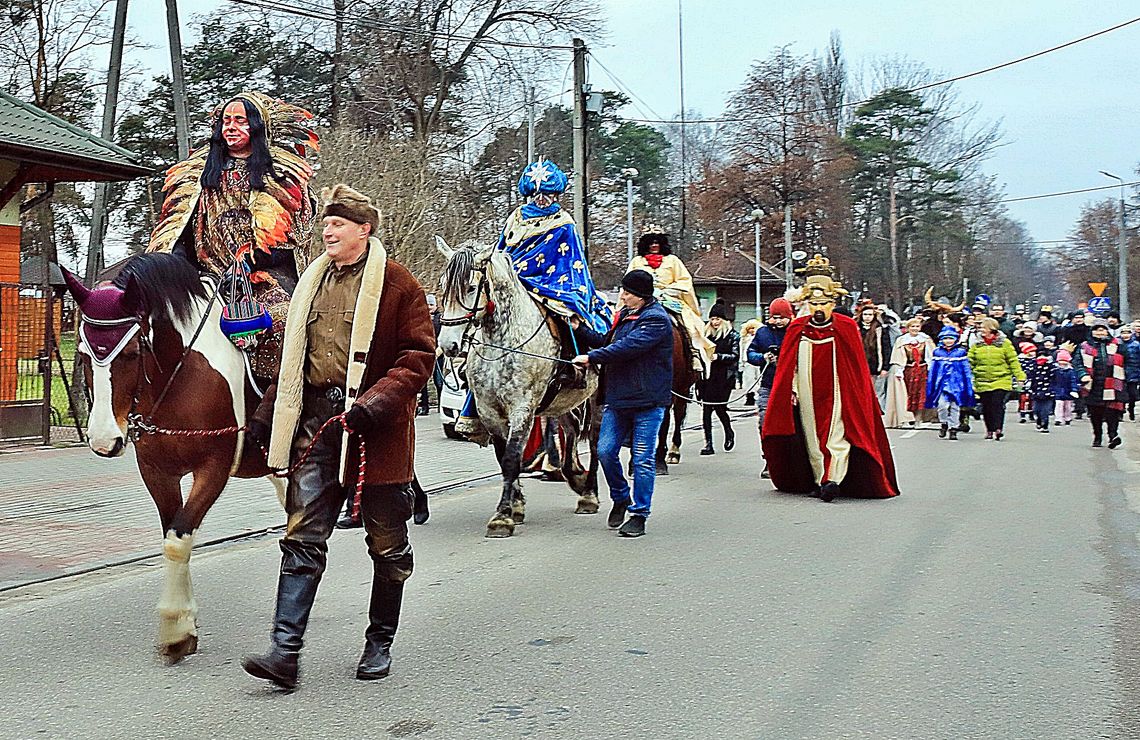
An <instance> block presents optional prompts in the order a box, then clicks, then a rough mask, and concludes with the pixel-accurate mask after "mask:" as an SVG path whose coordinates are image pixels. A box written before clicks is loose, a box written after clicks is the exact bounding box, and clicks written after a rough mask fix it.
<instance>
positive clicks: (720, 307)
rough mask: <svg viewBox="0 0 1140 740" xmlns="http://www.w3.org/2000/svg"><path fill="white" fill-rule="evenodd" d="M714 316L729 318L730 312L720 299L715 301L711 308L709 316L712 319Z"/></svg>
mask: <svg viewBox="0 0 1140 740" xmlns="http://www.w3.org/2000/svg"><path fill="white" fill-rule="evenodd" d="M713 317H716V318H720V319H727V318H728V313H727V312H726V311H725V310H724V304H723V303H721V302H720V301H717V302H716V303H714V304H713V307H712V308H710V309H709V318H710V319H711V318H713Z"/></svg>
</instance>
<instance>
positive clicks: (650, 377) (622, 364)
mask: <svg viewBox="0 0 1140 740" xmlns="http://www.w3.org/2000/svg"><path fill="white" fill-rule="evenodd" d="M618 304H619V306H620V307H621V308H620V310H619V311H618V315H617V320H616V321H615V322H614V326H613V328H612V329H610V331H609V332H608V333H606V334H600V333H598V332H596V331H594V330H592V329H590V328H589V327H587V326H585V325H584V324H582V323H581V322H578V321H573V319H572V320H571V321H572V323H574V324H575V329H576V335H577V337H578V341H579V344H580V345H583V346H586V347H594V348H596V349H592V350H591V351H590V352H589V353H588V354H584V355H578V356H577V357H575V358H574V362H575V363H577V364H579V365H600V366H602V368H603V370H604V377H603V383H604V387H603V391H602V403H603V404H604V409H605V410H604V412H603V414H602V429H601V433H600V436H599V439H598V462H599V464H600V465H601V467H602V472H603V473H604V474H605V476H606V483H607V484H608V485H609V487H610V498H611V499H613V502H614V508H613V510H612V511H610V517H609V526H610V527H611V528H619V527H620V529H618V534H620V535H621V536H622V537H640V536H641V535H643V534H645V519H646V517H648V516H649V505H650V502H651V501H652V499H653V483H654V480H655V476H656V472H657V467H656V464H655V462H654V454H655V452H656V448H657V431H658V430H659V429H660V428H661V421H662V419H664V418H665V411H666V409H667V408H668V407H669V405H670V404H671V403H672V400H673V399H672V389H673V326H672V324H671V323H670V322H669V315H668V314H667V313H666V312H665V309H664V307H662V305H661V304H660V303H658V302H657V299H656V298H654V297H653V276H652V275H651V274H650V273H648V272H646V271H645V270H632V271H630V272H629V273H628V274H626V276H625V277H623V278H622V280H621V293H620V294H619V295H618ZM631 433H632V436H633V492H632V495H631V493H630V488H629V482H628V481H626V479H625V474H624V472H623V471H622V466H621V460H620V459H619V458H618V453H619V452H621V446H622V444H623V443H624V442H625V441H626V440H627V439H629V438H630V435H631ZM627 512H628V513H629V515H630V516H629V519H628V520H626V518H625V516H626V513H627Z"/></svg>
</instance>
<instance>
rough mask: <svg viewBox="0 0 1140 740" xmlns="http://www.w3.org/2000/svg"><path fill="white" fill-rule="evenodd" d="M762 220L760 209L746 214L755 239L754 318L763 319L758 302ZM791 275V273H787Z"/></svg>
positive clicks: (761, 308) (787, 265)
mask: <svg viewBox="0 0 1140 740" xmlns="http://www.w3.org/2000/svg"><path fill="white" fill-rule="evenodd" d="M762 218H764V211H763V210H762V209H760V208H753V209H752V211H751V213H749V214H748V217H747V219H748V220H749V221H751V222H752V226H753V234H754V235H755V238H756V265H755V267H756V318H758V319H762V318H764V308H763V306H762V304H761V302H760V219H762ZM791 266H792V265H791V263H790V262H789V263H788V264H785V265H784V269H785V270H789V269H791ZM788 274H789V275H791V273H790V272H789V273H788ZM788 281H789V282H788V287H791V278H790V277H789V278H788Z"/></svg>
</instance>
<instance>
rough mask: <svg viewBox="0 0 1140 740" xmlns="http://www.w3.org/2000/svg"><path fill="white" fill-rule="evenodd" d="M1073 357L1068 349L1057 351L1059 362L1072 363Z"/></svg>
mask: <svg viewBox="0 0 1140 740" xmlns="http://www.w3.org/2000/svg"><path fill="white" fill-rule="evenodd" d="M1072 361H1073V355H1072V353H1071V352H1069V350H1067V349H1059V350H1057V362H1072Z"/></svg>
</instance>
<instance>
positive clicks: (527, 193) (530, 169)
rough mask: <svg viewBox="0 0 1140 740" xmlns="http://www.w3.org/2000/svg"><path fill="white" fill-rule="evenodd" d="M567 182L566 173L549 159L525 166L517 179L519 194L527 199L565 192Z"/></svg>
mask: <svg viewBox="0 0 1140 740" xmlns="http://www.w3.org/2000/svg"><path fill="white" fill-rule="evenodd" d="M568 184H569V180H568V179H567V177H566V173H565V172H563V171H562V170H560V169H558V165H556V164H554V163H553V162H551V161H550V160H549V159H540V160H539V161H537V162H534V163H533V164H530V165H528V166H527V168H526V169H525V170H523V173H522V177H520V178H519V193H520V194H522V196H523V197H524V198H529V197H531V196H532V195H535V194H536V193H552V194H557V193H561V192H563V191H564V190H566V186H567V185H568Z"/></svg>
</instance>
